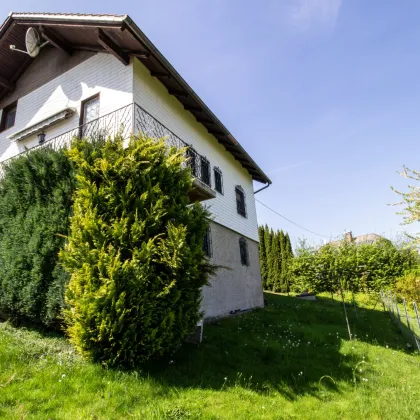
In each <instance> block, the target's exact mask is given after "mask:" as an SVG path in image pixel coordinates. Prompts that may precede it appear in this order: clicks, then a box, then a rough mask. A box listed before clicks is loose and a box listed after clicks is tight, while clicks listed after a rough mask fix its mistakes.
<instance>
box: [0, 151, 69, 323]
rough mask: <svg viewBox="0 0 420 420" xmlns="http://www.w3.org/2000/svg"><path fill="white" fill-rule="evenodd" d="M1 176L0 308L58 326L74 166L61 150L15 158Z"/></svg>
mask: <svg viewBox="0 0 420 420" xmlns="http://www.w3.org/2000/svg"><path fill="white" fill-rule="evenodd" d="M4 170H5V172H4V176H3V177H2V178H1V179H0V312H1V313H2V314H3V316H7V317H10V318H11V319H13V320H15V321H18V320H19V321H29V322H31V323H36V324H43V325H46V326H52V325H54V326H57V324H58V323H59V318H60V312H61V308H62V305H63V302H64V299H63V296H64V285H65V283H66V282H67V280H68V275H67V274H66V273H65V272H64V270H63V269H62V267H61V266H60V264H59V263H58V252H59V250H60V248H61V247H62V245H63V243H64V238H63V235H67V233H68V229H69V214H70V211H71V206H72V194H73V191H74V174H73V166H72V164H71V162H70V161H69V159H68V158H67V157H66V155H65V153H64V152H63V151H54V150H52V149H50V148H46V149H41V150H35V151H32V152H29V153H27V154H26V155H25V156H21V157H17V158H15V159H13V160H12V161H11V162H10V163H9V164H8V165H6V166H5V168H4Z"/></svg>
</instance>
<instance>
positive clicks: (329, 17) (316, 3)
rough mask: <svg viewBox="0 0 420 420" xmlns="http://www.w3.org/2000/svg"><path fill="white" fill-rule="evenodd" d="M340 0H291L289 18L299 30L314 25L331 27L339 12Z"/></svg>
mask: <svg viewBox="0 0 420 420" xmlns="http://www.w3.org/2000/svg"><path fill="white" fill-rule="evenodd" d="M341 3H342V0H293V1H292V5H291V9H292V10H291V15H290V17H291V20H292V23H293V24H294V26H295V27H296V28H297V29H300V30H309V29H312V28H314V27H320V26H321V27H328V28H333V27H334V26H335V24H336V22H337V18H338V15H339V13H340V8H341Z"/></svg>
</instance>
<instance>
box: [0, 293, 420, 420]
mask: <svg viewBox="0 0 420 420" xmlns="http://www.w3.org/2000/svg"><path fill="white" fill-rule="evenodd" d="M266 297H267V299H268V301H269V305H268V306H267V307H266V308H264V309H260V310H257V311H254V312H250V313H248V314H244V315H242V316H237V317H233V318H229V319H225V320H222V321H220V322H218V323H216V324H213V325H207V326H205V332H204V335H205V340H204V342H203V343H202V344H201V345H200V346H194V345H185V346H184V347H183V348H182V350H181V351H179V352H178V353H176V354H175V355H173V356H172V357H170V358H168V359H165V360H163V361H160V362H159V363H155V364H153V365H150V366H147V367H143V368H141V369H140V368H139V369H138V370H137V371H132V372H121V371H116V370H115V371H111V370H104V369H102V368H101V367H100V366H98V365H94V364H91V363H89V362H86V361H83V360H82V359H80V357H79V356H77V355H76V354H75V353H74V352H73V350H72V348H71V347H70V346H69V345H68V343H67V342H66V340H64V339H63V338H60V337H52V336H45V335H42V334H40V333H37V332H35V331H30V330H25V329H15V328H12V327H11V326H10V325H8V324H0V417H1V418H5V419H24V418H27V419H89V418H92V419H119V418H121V419H136V418H137V419H149V418H151V419H158V418H162V419H200V418H205V419H219V418H220V419H225V418H226V419H260V418H266V419H294V418H296V419H336V418H340V419H342V418H344V419H417V418H420V405H419V401H420V357H418V355H417V354H412V353H411V354H409V353H406V352H405V345H406V343H405V341H404V340H403V338H402V336H401V335H400V334H399V332H398V329H397V327H396V326H395V325H394V324H393V323H392V322H391V321H390V318H389V316H388V315H387V314H386V313H384V312H383V311H382V308H381V307H380V305H377V307H376V310H372V307H373V304H371V302H368V301H367V302H365V301H364V302H365V303H364V304H365V307H364V308H361V307H358V308H357V315H358V319H356V311H355V310H354V308H349V317H350V322H351V327H352V332H353V334H355V336H356V337H357V339H356V340H355V341H349V340H348V334H347V328H346V325H345V323H344V317H343V310H342V306H341V305H340V303H339V302H331V301H330V299H327V298H322V299H320V300H318V301H317V302H306V301H300V300H297V299H295V298H291V297H290V298H289V297H285V296H278V295H272V294H267V295H266ZM366 306H370V307H371V308H368V307H366ZM378 309H379V310H378Z"/></svg>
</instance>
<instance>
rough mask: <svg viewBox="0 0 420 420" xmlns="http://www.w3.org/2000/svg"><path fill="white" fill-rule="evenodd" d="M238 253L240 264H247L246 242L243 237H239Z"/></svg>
mask: <svg viewBox="0 0 420 420" xmlns="http://www.w3.org/2000/svg"><path fill="white" fill-rule="evenodd" d="M239 253H240V256H241V264H242V265H249V254H248V242H247V241H246V239H245V238H240V239H239Z"/></svg>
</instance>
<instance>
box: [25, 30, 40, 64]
mask: <svg viewBox="0 0 420 420" xmlns="http://www.w3.org/2000/svg"><path fill="white" fill-rule="evenodd" d="M25 45H26V51H28V54H29V55H30V56H31V57H33V58H35V57H36V56H37V55H38V54H39V51H40V50H41V40H40V38H39V35H38V32H37V31H36V29H34V28H29V29H28V30H27V31H26V36H25Z"/></svg>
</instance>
